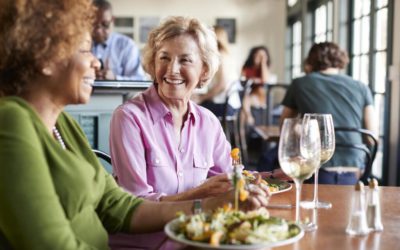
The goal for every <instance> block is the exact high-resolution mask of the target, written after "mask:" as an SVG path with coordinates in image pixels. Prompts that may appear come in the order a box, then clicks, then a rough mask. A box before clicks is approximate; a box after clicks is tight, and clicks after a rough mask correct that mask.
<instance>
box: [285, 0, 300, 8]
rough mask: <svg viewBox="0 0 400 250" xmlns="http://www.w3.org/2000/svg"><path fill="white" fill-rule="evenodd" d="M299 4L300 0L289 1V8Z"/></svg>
mask: <svg viewBox="0 0 400 250" xmlns="http://www.w3.org/2000/svg"><path fill="white" fill-rule="evenodd" d="M297 2H298V0H288V1H287V4H288V6H289V7H293V6H295V5H296V3H297Z"/></svg>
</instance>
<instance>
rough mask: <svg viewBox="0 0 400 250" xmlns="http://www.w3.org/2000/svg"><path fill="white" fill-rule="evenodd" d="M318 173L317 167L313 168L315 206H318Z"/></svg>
mask: <svg viewBox="0 0 400 250" xmlns="http://www.w3.org/2000/svg"><path fill="white" fill-rule="evenodd" d="M318 173H319V168H317V169H316V170H315V174H314V201H313V202H314V204H315V207H318Z"/></svg>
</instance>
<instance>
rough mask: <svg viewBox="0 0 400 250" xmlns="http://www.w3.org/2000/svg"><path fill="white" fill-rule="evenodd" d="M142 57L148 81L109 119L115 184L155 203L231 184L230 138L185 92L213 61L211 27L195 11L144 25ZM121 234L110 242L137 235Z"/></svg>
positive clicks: (206, 75)
mask: <svg viewBox="0 0 400 250" xmlns="http://www.w3.org/2000/svg"><path fill="white" fill-rule="evenodd" d="M143 63H144V69H145V71H147V73H149V75H150V76H151V77H152V79H153V81H154V84H153V86H151V87H150V88H149V89H148V90H146V91H145V92H143V93H141V94H140V95H139V96H137V97H135V98H133V99H131V100H129V101H127V102H126V103H125V104H123V105H122V106H120V107H118V108H117V109H116V110H115V112H114V114H113V117H112V121H111V135H110V148H111V156H112V161H113V169H114V173H115V174H116V176H117V177H118V182H119V184H120V185H121V186H122V187H124V188H125V189H126V190H128V191H130V192H132V193H133V194H135V195H137V196H140V197H143V198H146V199H149V200H153V201H160V202H161V203H162V202H165V201H182V200H189V199H198V198H203V197H208V196H215V195H218V194H221V193H225V192H226V191H228V190H229V189H230V187H231V184H230V180H229V177H228V174H227V173H231V171H232V163H231V157H230V150H231V147H230V144H229V143H228V142H227V140H226V137H225V134H224V132H223V131H222V127H221V125H220V122H219V120H218V119H217V118H216V117H215V115H213V114H212V113H211V112H210V111H209V110H207V109H205V108H203V107H201V106H198V105H197V104H195V103H194V102H192V101H191V100H190V97H191V96H192V94H193V91H194V90H195V88H199V87H202V86H206V85H207V84H208V83H209V82H210V80H211V79H212V78H213V76H214V74H215V72H216V71H217V69H218V66H219V52H218V47H217V42H216V39H215V33H214V31H213V30H212V29H210V28H208V27H206V26H205V25H204V24H202V23H201V22H199V21H198V20H197V19H195V18H188V17H170V18H168V19H166V20H165V21H164V22H163V23H162V24H161V25H160V26H159V27H157V28H155V29H154V30H153V31H152V32H151V33H150V35H149V40H148V42H147V44H146V47H145V48H144V58H143ZM223 173H225V174H223ZM125 236H126V235H125ZM123 237H124V236H122V235H119V236H118V237H115V238H114V241H112V243H115V244H112V246H113V247H118V246H124V245H125V244H129V242H130V244H137V245H138V244H139V243H140V241H139V240H140V239H138V240H132V238H131V237H129V236H126V237H125V240H123ZM140 237H141V239H143V236H142V235H141V236H140ZM153 237H156V236H153ZM159 237H160V238H162V237H163V234H160V235H159ZM117 238H118V239H117ZM156 243H157V240H155V239H154V238H153V239H152V240H146V241H145V242H143V244H144V245H146V247H155V246H156ZM149 244H153V246H149ZM137 245H136V246H137Z"/></svg>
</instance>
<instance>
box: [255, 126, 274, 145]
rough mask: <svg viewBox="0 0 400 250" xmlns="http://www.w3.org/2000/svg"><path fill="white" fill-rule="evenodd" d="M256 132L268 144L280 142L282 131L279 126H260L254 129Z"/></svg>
mask: <svg viewBox="0 0 400 250" xmlns="http://www.w3.org/2000/svg"><path fill="white" fill-rule="evenodd" d="M254 131H256V133H257V134H259V135H260V136H261V138H263V140H264V141H267V142H271V141H274V142H278V141H279V136H280V129H279V126H266V125H260V126H256V127H254Z"/></svg>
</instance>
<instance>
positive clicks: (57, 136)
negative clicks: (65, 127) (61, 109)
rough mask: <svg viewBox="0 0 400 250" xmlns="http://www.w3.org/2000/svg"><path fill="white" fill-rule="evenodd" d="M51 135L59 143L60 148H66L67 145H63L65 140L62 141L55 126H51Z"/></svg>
mask: <svg viewBox="0 0 400 250" xmlns="http://www.w3.org/2000/svg"><path fill="white" fill-rule="evenodd" d="M53 135H54V137H55V138H56V139H57V141H58V142H59V143H60V145H61V147H62V149H67V147H66V146H65V142H64V140H63V138H62V137H61V134H60V132H58V129H57V128H56V126H54V127H53Z"/></svg>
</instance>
